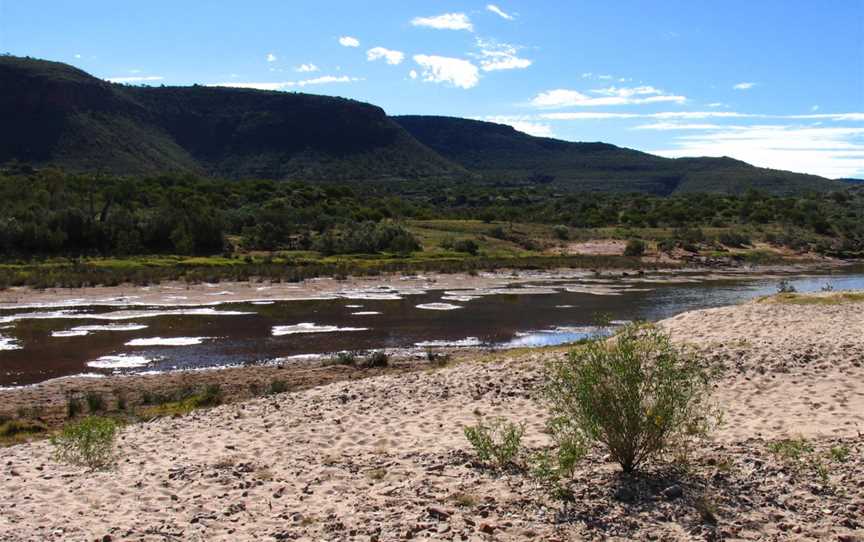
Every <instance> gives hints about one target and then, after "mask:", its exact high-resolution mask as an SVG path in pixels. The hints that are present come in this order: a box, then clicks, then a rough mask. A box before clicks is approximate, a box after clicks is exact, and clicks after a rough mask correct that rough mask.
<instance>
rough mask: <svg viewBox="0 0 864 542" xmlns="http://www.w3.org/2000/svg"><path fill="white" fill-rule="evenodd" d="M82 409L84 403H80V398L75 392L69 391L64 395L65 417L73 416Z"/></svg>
mask: <svg viewBox="0 0 864 542" xmlns="http://www.w3.org/2000/svg"><path fill="white" fill-rule="evenodd" d="M83 410H84V405H83V404H82V403H81V398H80V397H79V396H78V395H77V394H75V393H70V394H68V395H67V396H66V417H67V418H74V417H76V416H78V415H79V414H81V412H83Z"/></svg>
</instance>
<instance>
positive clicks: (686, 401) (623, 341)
mask: <svg viewBox="0 0 864 542" xmlns="http://www.w3.org/2000/svg"><path fill="white" fill-rule="evenodd" d="M711 376H712V375H711V372H710V371H708V370H707V369H706V368H705V367H704V365H703V364H702V363H701V361H700V360H699V359H698V358H695V357H690V356H685V355H684V354H682V353H681V352H679V351H678V350H676V349H675V348H674V346H673V345H672V343H671V340H670V339H669V336H668V335H667V334H665V333H664V332H662V331H661V330H659V329H658V328H655V327H651V326H639V325H635V324H632V325H629V326H626V327H625V328H623V330H622V331H621V332H620V333H619V334H618V335H617V336H615V337H613V338H612V339H610V340H608V341H602V340H597V341H592V342H589V343H588V344H586V345H584V346H582V347H580V348H578V349H575V350H573V351H572V352H571V353H570V355H569V357H568V358H567V359H566V360H563V361H556V362H553V363H551V364H550V365H549V366H548V370H547V377H546V397H547V400H548V403H549V406H550V409H551V413H552V419H551V421H550V427H551V428H552V429H553V431H552V432H553V435H554V434H555V433H558V434H559V435H561V437H559V438H561V439H563V440H565V441H566V442H567V443H568V446H570V447H572V448H574V449H578V445H579V442H580V440H581V441H584V442H585V443H592V442H596V443H600V444H602V445H603V446H605V447H606V448H607V449H608V451H609V454H610V455H611V457H612V458H613V459H614V460H615V461H616V462H618V463H619V464H620V465H621V468H622V469H623V470H624V471H625V472H631V471H634V470H637V469H638V468H639V467H641V466H642V465H643V464H645V462H647V461H649V460H651V459H654V458H657V457H658V456H660V455H662V454H663V453H664V452H667V451H669V450H670V449H672V448H677V447H679V446H682V445H684V441H685V440H686V438H687V437H688V436H694V435H703V434H704V433H706V432H707V431H708V430H709V429H710V427H711V423H710V422H711V416H712V414H713V412H712V411H711V409H710V408H709V405H708V397H709V394H710V390H711V386H710V381H711Z"/></svg>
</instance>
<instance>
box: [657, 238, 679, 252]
mask: <svg viewBox="0 0 864 542" xmlns="http://www.w3.org/2000/svg"><path fill="white" fill-rule="evenodd" d="M677 247H678V243H677V242H675V240H674V239H663V240H662V241H659V242H658V243H657V250H659V251H660V252H672V251H673V250H675V249H676V248H677Z"/></svg>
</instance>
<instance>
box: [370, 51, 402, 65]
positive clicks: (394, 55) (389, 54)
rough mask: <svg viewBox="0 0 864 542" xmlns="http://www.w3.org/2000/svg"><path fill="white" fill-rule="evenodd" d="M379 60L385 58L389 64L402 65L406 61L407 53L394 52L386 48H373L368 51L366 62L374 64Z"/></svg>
mask: <svg viewBox="0 0 864 542" xmlns="http://www.w3.org/2000/svg"><path fill="white" fill-rule="evenodd" d="M379 58H383V59H384V60H385V61H386V62H387V64H392V65H394V66H395V65H397V64H401V63H402V61H403V60H404V59H405V53H403V52H402V51H394V50H392V49H386V48H384V47H373V48H372V49H369V50H368V51H366V60H368V61H370V62H372V61H374V60H378V59H379Z"/></svg>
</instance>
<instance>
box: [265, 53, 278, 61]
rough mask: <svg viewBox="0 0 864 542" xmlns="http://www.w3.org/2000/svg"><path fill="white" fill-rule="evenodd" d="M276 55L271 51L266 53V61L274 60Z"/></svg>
mask: <svg viewBox="0 0 864 542" xmlns="http://www.w3.org/2000/svg"><path fill="white" fill-rule="evenodd" d="M276 60H277V59H276V55H274V54H273V53H267V62H276Z"/></svg>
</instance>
